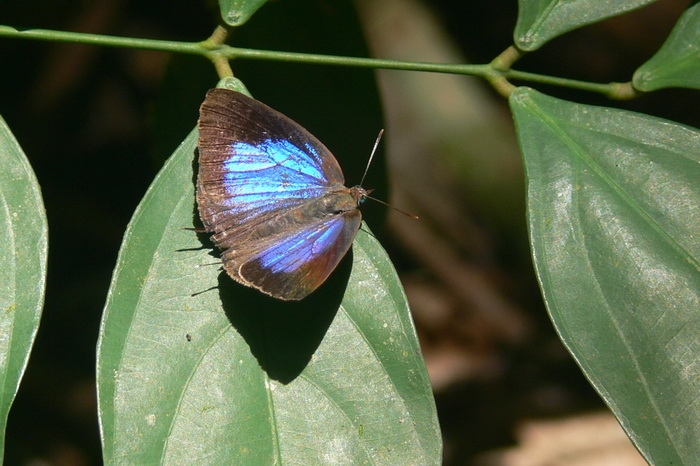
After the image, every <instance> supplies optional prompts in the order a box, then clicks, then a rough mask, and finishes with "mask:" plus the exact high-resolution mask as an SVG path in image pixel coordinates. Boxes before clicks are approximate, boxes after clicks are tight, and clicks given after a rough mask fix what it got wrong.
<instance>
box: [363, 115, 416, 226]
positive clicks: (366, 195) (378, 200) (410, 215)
mask: <svg viewBox="0 0 700 466" xmlns="http://www.w3.org/2000/svg"><path fill="white" fill-rule="evenodd" d="M382 135H384V129H381V130H379V134H378V135H377V140H376V141H374V147H373V148H372V153H371V154H370V155H369V160H368V161H367V166H366V167H365V173H364V175H362V180H361V181H360V186H362V184H363V183H364V181H365V177H366V176H367V172H368V171H369V166H370V165H371V164H372V159H373V158H374V154H375V153H376V152H377V147H378V146H379V141H381V140H382ZM371 191H372V190H370V191H368V192H371ZM365 197H367V199H372V200H373V201H375V202H379V203H380V204H383V205H385V206H387V207H389V208H390V209H394V210H395V211H397V212H398V213H400V214H404V215H405V216H406V217H411V218H418V216H417V215H415V214H410V213H408V212H404V211H403V210H401V209H397V208H396V207H394V206H393V205H389V204H387V203H386V202H384V201H382V200H381V199H377V198H376V197H372V196H369V195H368V194H365Z"/></svg>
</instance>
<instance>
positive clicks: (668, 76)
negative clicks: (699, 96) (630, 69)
mask: <svg viewBox="0 0 700 466" xmlns="http://www.w3.org/2000/svg"><path fill="white" fill-rule="evenodd" d="M632 82H633V83H634V86H635V87H636V88H638V89H640V90H642V91H653V90H655V89H660V88H663V87H689V88H694V89H700V4H698V5H695V6H693V7H691V8H689V9H688V10H686V11H685V13H683V15H681V17H680V19H679V20H678V23H676V26H675V27H674V28H673V30H672V31H671V34H670V35H669V36H668V39H667V40H666V42H665V43H664V45H663V46H662V47H661V49H659V51H658V52H656V54H655V55H654V56H653V57H651V59H650V60H649V61H648V62H646V63H645V64H643V65H642V66H640V67H639V69H638V70H637V71H636V72H635V73H634V79H633V81H632Z"/></svg>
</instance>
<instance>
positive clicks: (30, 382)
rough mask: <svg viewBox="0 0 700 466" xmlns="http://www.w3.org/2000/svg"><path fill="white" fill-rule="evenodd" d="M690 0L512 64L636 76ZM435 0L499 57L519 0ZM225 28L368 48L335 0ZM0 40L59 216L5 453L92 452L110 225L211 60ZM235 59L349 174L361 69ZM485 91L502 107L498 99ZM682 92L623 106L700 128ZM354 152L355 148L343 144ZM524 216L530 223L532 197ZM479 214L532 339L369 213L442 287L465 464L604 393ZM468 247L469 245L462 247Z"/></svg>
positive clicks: (365, 148)
mask: <svg viewBox="0 0 700 466" xmlns="http://www.w3.org/2000/svg"><path fill="white" fill-rule="evenodd" d="M688 3H689V2H687V1H662V2H657V4H654V5H653V6H652V7H651V8H645V9H643V10H640V11H637V12H633V13H632V14H628V15H625V16H624V17H620V18H615V19H612V20H609V21H605V22H603V23H600V24H597V25H593V26H589V27H586V28H583V29H581V30H578V31H575V32H573V33H570V34H567V35H565V36H562V37H560V38H558V39H556V40H554V41H552V43H550V44H548V45H547V46H545V47H544V48H543V49H542V50H539V51H537V52H536V53H533V54H531V55H530V56H527V57H526V58H525V59H524V60H523V61H522V62H521V63H519V64H518V65H517V68H518V69H522V70H527V71H536V72H539V73H543V74H550V75H555V76H563V77H570V78H576V79H581V80H590V81H595V82H609V81H622V82H624V81H628V80H629V79H630V76H631V74H632V72H633V71H634V69H636V68H637V67H638V66H639V65H640V64H641V63H643V62H644V61H646V59H647V58H648V57H650V56H651V55H652V54H653V53H654V51H655V50H656V49H658V47H659V45H660V44H661V43H662V42H663V40H664V38H665V37H666V35H667V34H668V31H669V30H670V28H671V27H672V26H673V24H674V22H675V21H676V19H677V17H678V15H679V14H680V13H681V12H682V10H683V9H684V8H685V7H687V5H688ZM427 4H428V5H429V7H430V9H431V10H432V12H433V13H434V14H435V16H436V17H437V19H438V20H439V21H440V22H441V24H442V26H443V27H444V30H445V32H446V33H447V34H448V35H449V36H450V37H451V38H452V40H453V41H454V42H455V43H456V44H457V46H458V48H459V49H460V51H461V53H463V54H464V55H465V56H467V57H469V60H470V61H471V62H473V63H486V62H489V61H491V60H492V59H493V57H494V56H496V55H497V54H498V53H500V52H501V51H502V50H503V49H505V48H506V47H507V46H508V45H509V44H510V43H511V42H512V30H513V27H514V25H515V20H516V15H517V3H516V2H515V1H514V0H509V1H505V0H496V1H492V2H482V1H476V0H475V1H463V0H433V1H431V2H427ZM217 13H218V12H217V10H216V9H215V8H210V7H209V6H208V5H207V3H206V2H201V1H183V0H175V1H170V2H162V1H156V0H150V1H126V0H101V1H93V2H85V1H73V0H68V1H62V2H55V1H48V0H43V1H34V2H2V3H0V24H5V25H9V26H13V27H16V28H19V29H22V28H46V29H57V30H66V31H77V32H93V33H99V34H107V35H118V36H133V37H144V38H157V39H164V40H174V41H200V40H203V39H205V38H206V37H208V35H209V34H210V33H211V32H212V31H213V29H214V27H215V25H216V18H217ZM229 42H230V43H234V44H235V45H238V46H250V47H255V48H268V49H273V50H274V49H278V50H291V51H300V52H315V53H327V54H333V55H351V56H368V54H369V52H367V49H366V47H365V45H364V42H363V38H362V35H361V30H360V28H359V26H358V18H357V17H356V15H355V13H354V10H353V7H352V4H351V3H350V2H346V1H331V0H326V1H324V0H303V1H294V2H291V1H271V2H270V3H269V4H268V5H266V6H265V7H263V8H262V9H261V10H260V11H259V12H258V13H257V14H256V15H255V17H254V18H253V20H251V22H250V23H249V24H248V25H246V26H245V27H243V28H241V30H240V31H237V32H236V33H235V34H234V37H233V38H232V40H230V41H229ZM0 57H2V58H1V60H2V64H1V65H0V68H1V69H2V70H3V71H2V72H1V73H0V114H1V115H2V116H3V117H4V118H5V120H6V121H7V123H8V125H9V126H10V128H11V129H12V131H13V132H14V134H15V136H16V138H17V139H18V140H19V143H20V144H21V145H22V147H23V149H24V151H25V153H26V154H27V156H28V158H29V160H30V161H31V163H32V165H33V167H34V169H35V171H36V174H37V177H38V179H39V182H40V184H41V187H42V191H43V194H44V200H45V203H46V209H47V214H48V219H49V228H50V245H49V246H50V248H49V251H50V252H49V275H48V283H47V294H46V304H45V309H44V313H43V317H42V323H41V327H40V329H39V333H38V337H37V340H36V344H35V347H34V351H33V353H32V357H31V359H30V362H29V366H28V369H27V372H26V374H25V377H24V379H23V381H22V385H21V387H20V391H19V393H18V396H17V399H16V401H15V404H14V406H13V408H12V410H11V412H10V418H9V424H8V429H7V439H6V458H5V461H6V464H26V463H28V462H29V461H31V460H39V459H41V460H45V461H48V463H49V464H56V465H63V464H66V465H68V464H71V465H73V464H74V465H83V464H85V465H91V464H100V463H101V452H100V443H99V432H98V424H97V414H96V413H97V406H96V398H95V381H94V371H95V369H94V366H95V343H96V341H97V336H98V330H99V322H100V317H101V312H102V307H103V305H104V301H105V297H106V292H107V288H108V286H109V280H110V275H111V272H112V268H113V266H114V264H115V261H116V257H117V251H118V248H119V244H120V241H121V235H122V233H123V231H124V229H125V227H126V224H127V222H128V221H129V218H130V216H131V214H132V212H133V210H134V208H135V207H136V205H137V203H138V202H139V200H140V199H141V197H142V196H143V194H144V192H145V190H146V188H147V187H148V185H149V183H150V181H151V180H152V179H153V177H154V176H155V174H156V173H157V171H158V169H159V168H160V166H161V165H162V163H163V161H164V160H165V158H167V156H168V155H169V154H170V153H171V152H172V150H173V149H175V147H176V146H177V144H178V143H179V142H180V141H181V140H182V139H183V138H184V136H185V135H186V134H187V133H188V132H189V130H190V129H191V128H192V127H194V125H195V124H196V120H197V109H198V106H199V102H201V100H202V98H203V95H204V92H205V91H206V89H208V88H210V87H213V86H214V85H215V83H216V76H215V74H214V71H213V67H212V66H211V65H210V64H209V63H208V62H206V60H204V59H202V58H199V57H188V56H170V55H168V54H164V53H156V52H145V51H136V50H120V49H111V48H101V47H93V46H83V45H72V44H56V43H49V42H38V41H23V40H16V39H7V38H0ZM233 69H234V72H235V73H236V75H237V76H238V77H240V78H241V79H243V81H244V82H245V83H246V84H247V85H248V87H249V89H250V90H251V92H252V93H253V95H255V96H256V97H257V98H259V99H261V100H264V101H265V102H266V103H268V104H270V105H271V106H273V107H275V108H277V109H278V110H280V111H282V112H283V113H286V114H288V115H290V116H291V117H293V118H294V119H296V120H297V121H299V122H300V123H302V124H303V125H304V126H306V127H307V128H308V129H310V130H311V131H312V132H313V133H314V134H316V135H317V136H318V137H319V139H321V140H323V141H324V142H325V143H326V145H327V146H328V147H329V148H331V150H333V151H334V152H335V153H336V155H337V156H338V158H339V159H340V162H341V165H342V166H343V167H344V171H345V175H346V180H348V183H351V184H352V183H353V181H354V180H359V178H360V176H361V173H362V171H363V170H364V162H365V160H366V157H367V155H368V153H369V149H370V148H371V144H372V142H373V141H374V138H375V136H376V133H377V131H378V129H379V128H381V127H382V124H383V123H382V111H381V106H380V100H379V94H378V91H377V88H376V83H375V82H374V75H373V73H372V72H371V71H367V70H355V69H345V68H333V67H323V66H312V65H300V64H297V65H291V64H285V63H272V62H267V63H263V62H253V61H246V60H239V61H236V62H234V63H233ZM539 88H540V89H541V90H543V91H544V92H548V93H550V94H551V95H555V96H559V97H564V98H570V99H572V100H576V101H579V102H584V103H592V104H601V105H610V102H608V101H607V100H606V99H605V98H603V97H601V96H597V95H590V94H585V93H581V92H577V91H570V90H565V89H556V88H546V87H539ZM486 92H487V93H488V98H490V99H493V100H494V101H496V102H497V105H502V106H503V108H504V109H506V102H505V101H504V100H503V99H501V98H500V97H498V96H496V95H495V93H493V92H491V91H486ZM689 95H690V94H689V91H682V90H663V91H660V92H656V93H653V94H652V95H649V96H645V97H644V98H642V99H638V100H636V101H632V102H623V103H614V105H615V106H618V107H621V108H628V109H632V110H635V111H640V112H644V113H649V114H654V115H658V116H661V117H665V118H669V119H672V120H676V121H681V122H684V123H686V124H690V125H692V126H695V127H699V126H700V121H699V120H700V116H699V115H698V112H697V98H695V100H693V99H692V98H689ZM695 96H696V94H695ZM394 137H396V136H394ZM350 154H352V156H353V157H355V158H354V159H349V158H348V157H349V155H350ZM379 159H380V160H379V161H378V163H377V164H376V165H375V166H374V167H373V168H372V170H371V172H370V173H371V175H370V177H371V178H370V180H369V181H368V182H367V183H365V186H372V187H377V188H378V190H377V192H376V193H375V194H376V196H377V197H379V198H380V199H388V189H387V186H386V181H384V180H385V179H386V178H385V171H384V170H385V165H384V162H382V160H381V159H382V158H381V157H379ZM389 176H391V173H390V174H389ZM385 213H386V212H385V209H384V208H383V207H376V206H372V207H370V208H369V209H368V211H367V212H366V213H365V216H366V218H367V220H368V223H370V225H372V226H373V229H374V230H375V231H381V228H379V227H377V225H381V224H382V222H383V217H384V216H385ZM471 214H473V212H470V211H469V210H466V211H464V212H463V215H465V216H469V215H471ZM520 215H521V217H522V224H523V226H524V222H525V220H524V219H525V213H524V211H523V212H522V213H521V214H520ZM476 223H477V225H479V228H480V229H481V232H482V233H483V234H484V235H486V236H488V237H491V238H495V239H494V241H493V244H492V245H491V248H492V249H490V250H489V251H488V252H486V253H484V256H486V257H487V262H488V267H487V269H488V274H489V278H488V280H490V281H491V282H492V283H493V284H494V286H495V288H496V289H498V290H500V291H501V292H502V293H503V294H504V296H510V297H512V296H517V297H518V299H517V302H518V307H517V312H518V313H519V314H520V317H522V319H523V322H528V325H530V326H531V328H530V330H528V331H527V332H526V334H527V338H525V339H523V340H521V341H519V342H517V343H507V342H503V341H500V340H499V339H498V337H497V335H499V332H498V331H495V330H494V329H489V328H487V327H488V325H486V324H483V323H482V322H480V320H479V317H478V316H479V313H478V312H474V310H473V309H472V308H471V304H470V303H462V302H460V298H459V296H457V295H455V296H452V295H450V292H449V286H445V285H444V284H442V283H440V281H439V279H438V278H436V277H435V274H434V273H433V272H434V271H431V270H430V268H429V267H427V266H426V265H425V264H423V263H421V261H420V260H419V259H417V258H419V257H420V254H414V253H413V252H412V251H411V250H409V249H408V248H407V247H406V246H402V245H401V244H400V242H397V241H394V240H393V239H392V233H391V231H383V232H380V235H381V238H382V241H383V243H384V244H385V247H387V249H388V250H389V252H390V253H391V254H392V257H393V258H394V259H395V261H396V264H397V267H398V268H399V269H400V273H401V274H402V276H403V277H405V278H406V280H407V288H408V290H409V296H411V295H412V293H411V291H410V290H411V289H412V288H411V287H412V286H413V287H415V286H416V283H419V284H420V286H426V284H427V286H428V287H432V288H433V289H438V290H441V292H443V291H444V290H446V291H444V292H445V293H447V295H448V296H447V301H448V302H449V304H448V305H446V306H445V307H446V308H447V310H448V311H449V312H447V313H446V314H442V315H440V316H436V315H435V314H434V313H433V314H431V311H430V305H427V306H426V305H425V303H420V302H415V303H413V302H412V307H413V309H414V312H415V314H416V321H417V325H418V328H419V333H420V335H421V342H422V345H423V350H424V353H425V355H426V358H427V360H428V364H429V369H430V370H431V374H435V373H437V372H436V371H441V370H442V371H443V373H441V374H440V375H441V380H443V381H444V380H447V383H444V382H443V383H441V384H440V387H436V400H437V405H438V411H439V417H440V422H441V426H442V430H443V435H444V438H445V454H446V463H448V464H470V463H471V462H472V460H473V458H474V457H475V455H478V454H479V453H482V452H484V451H488V450H492V449H495V448H501V447H507V446H509V445H512V444H513V443H514V442H515V438H514V430H515V427H516V426H517V425H518V423H519V422H520V421H522V420H523V419H526V418H552V417H554V418H562V417H565V416H568V415H573V414H576V413H585V412H591V411H596V410H600V409H603V404H602V402H601V401H600V399H599V398H598V397H597V395H596V394H595V393H594V392H593V391H592V389H591V388H590V386H589V385H588V384H587V383H586V381H585V379H584V378H583V377H582V375H581V374H580V372H579V370H578V368H577V366H576V365H575V364H574V363H573V362H572V360H571V359H570V358H569V357H568V355H567V354H566V352H565V351H564V350H563V348H562V347H561V345H560V344H559V343H558V340H557V339H556V336H555V334H554V331H553V330H552V328H551V325H550V323H549V321H548V319H547V317H546V313H545V311H544V309H543V306H542V304H541V302H540V300H539V294H538V290H537V287H536V282H535V280H534V277H533V275H532V271H531V266H530V264H529V262H528V261H527V260H522V259H518V258H521V257H522V256H523V254H522V247H523V246H522V245H523V244H525V243H524V240H523V241H522V242H518V241H516V242H515V243H516V244H515V245H513V243H512V242H508V241H506V240H504V239H503V238H508V235H506V234H503V232H500V231H497V230H496V229H497V228H499V227H498V225H497V222H489V220H488V219H484V218H479V219H478V221H477V222H476ZM523 231H524V230H523ZM518 248H520V249H519V250H516V249H518ZM514 257H515V258H516V259H513V258H514ZM509 258H510V259H509ZM459 260H463V261H465V262H467V263H474V261H473V258H471V257H469V256H468V255H465V257H460V258H459ZM483 260H484V257H481V258H480V261H483ZM416 277H418V278H416ZM413 294H415V293H413ZM489 325H491V324H489ZM484 328H486V330H485V331H482V330H483V329H484ZM445 348H448V350H447V352H445ZM445 354H448V355H449V357H448V358H447V359H445V357H446V356H445ZM449 358H453V359H456V360H462V361H464V360H476V361H480V362H481V364H482V366H483V365H484V364H488V361H497V366H498V367H497V368H494V369H493V370H491V371H483V370H482V371H476V372H469V371H466V372H464V371H463V372H460V373H459V374H457V373H455V374H451V373H450V370H451V369H450V367H455V366H451V365H449V364H446V363H445V364H443V366H439V365H435V366H433V365H432V364H433V362H435V361H437V362H441V361H442V362H443V363H444V361H445V360H449ZM439 367H443V369H440V368H439ZM445 371H446V373H445ZM486 374H488V375H486Z"/></svg>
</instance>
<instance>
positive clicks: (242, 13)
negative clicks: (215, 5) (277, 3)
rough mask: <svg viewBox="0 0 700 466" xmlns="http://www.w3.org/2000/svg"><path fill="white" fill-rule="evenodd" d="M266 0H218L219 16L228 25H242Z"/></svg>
mask: <svg viewBox="0 0 700 466" xmlns="http://www.w3.org/2000/svg"><path fill="white" fill-rule="evenodd" d="M265 3H267V0H220V1H219V9H220V11H221V18H222V19H223V20H224V22H225V23H226V24H228V25H229V26H242V25H243V24H245V23H246V22H247V21H248V20H249V19H250V18H251V17H252V16H253V14H254V13H255V12H256V11H258V9H259V8H260V7H262V6H263V5H264V4H265Z"/></svg>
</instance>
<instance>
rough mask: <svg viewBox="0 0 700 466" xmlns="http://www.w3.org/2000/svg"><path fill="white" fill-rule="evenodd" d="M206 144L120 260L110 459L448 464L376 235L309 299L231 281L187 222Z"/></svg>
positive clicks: (104, 405) (107, 387)
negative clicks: (278, 296) (287, 298)
mask: <svg viewBox="0 0 700 466" xmlns="http://www.w3.org/2000/svg"><path fill="white" fill-rule="evenodd" d="M196 137H197V135H196V132H193V133H191V134H190V135H189V136H188V137H187V139H186V140H185V141H184V142H183V144H182V145H181V146H180V147H179V148H178V149H177V150H176V152H175V153H174V154H173V156H172V157H171V159H170V160H169V161H168V162H167V163H166V165H165V166H164V167H163V169H162V171H161V173H160V174H159V175H158V176H157V178H156V179H155V181H154V182H153V184H152V185H151V187H150V188H149V190H148V192H147V193H146V196H145V197H144V199H143V200H142V202H141V204H140V205H139V207H138V208H137V210H136V212H135V214H134V217H133V219H132V221H131V222H130V224H129V227H128V230H127V232H126V235H125V238H124V243H123V245H122V248H121V251H120V254H119V260H118V263H117V267H116V269H115V272H114V277H113V280H112V285H111V288H110V292H109V297H108V300H107V305H106V308H105V313H104V316H103V321H102V329H101V334H100V340H99V343H98V350H99V355H98V397H99V412H100V422H101V432H102V441H103V447H104V460H105V463H107V464H112V463H116V462H120V463H130V464H154V463H167V464H180V463H185V462H186V463H188V464H203V463H206V464H241V463H246V464H282V463H294V464H328V463H338V462H350V463H358V464H362V463H371V464H439V463H440V461H441V443H440V442H441V440H440V432H439V427H438V423H437V416H436V411H435V405H434V400H433V397H432V392H431V387H430V383H429V380H428V376H427V372H426V369H425V366H424V362H423V360H422V357H421V354H420V348H419V346H418V341H417V337H416V334H415V330H414V327H413V323H412V321H411V318H410V314H409V310H408V306H407V303H406V298H405V295H404V293H403V290H402V288H401V286H400V283H399V281H398V279H397V276H396V273H395V271H394V269H393V267H392V265H391V263H390V262H389V261H388V259H387V257H386V253H385V252H384V250H383V249H382V248H381V246H380V245H379V244H378V242H377V241H376V239H375V238H374V237H373V236H372V235H371V233H370V232H369V231H368V230H366V227H363V229H362V230H361V231H360V232H359V233H358V236H357V239H356V241H355V244H354V246H353V249H352V254H351V255H350V256H349V257H347V258H346V260H344V261H343V262H342V263H341V265H340V266H339V268H338V270H336V271H335V272H334V273H333V275H332V276H331V278H330V279H329V280H328V281H327V282H326V284H324V285H323V286H322V287H321V288H319V289H318V290H317V291H316V292H315V293H313V294H312V295H311V296H309V297H308V298H306V299H304V300H302V301H299V302H284V301H279V300H275V299H272V298H270V297H268V296H266V295H263V294H262V293H260V292H258V291H256V290H253V289H250V288H246V287H243V286H241V285H238V284H237V283H234V282H233V281H232V280H231V279H230V278H229V277H228V276H227V275H226V274H224V273H223V272H221V270H220V266H219V264H218V259H217V258H216V257H215V255H213V252H212V246H211V245H210V243H208V241H207V240H206V239H205V236H207V235H198V234H197V233H195V232H193V231H190V230H186V229H184V228H186V227H192V226H193V224H196V223H193V219H195V218H196V214H195V212H196V208H195V200H194V174H193V160H192V159H193V156H194V152H195V147H196ZM203 242H204V243H203ZM203 244H204V246H203ZM207 264H210V265H211V264H214V265H213V266H207ZM193 294H194V296H193Z"/></svg>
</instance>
